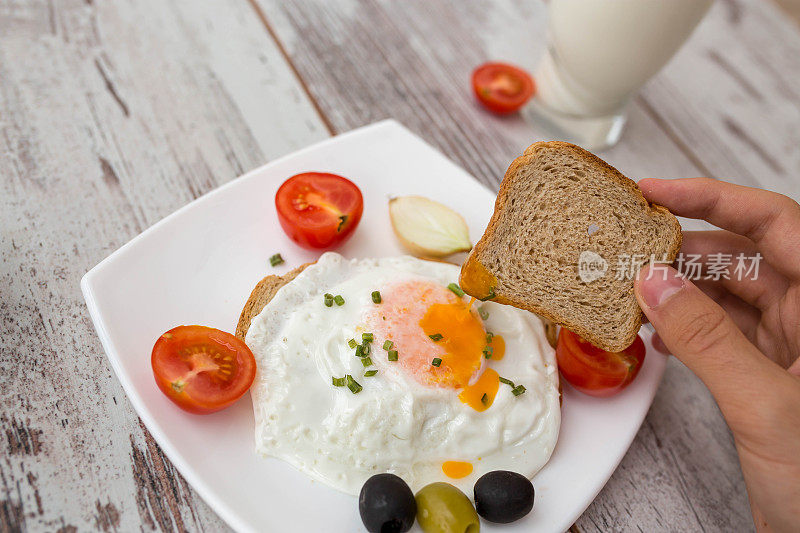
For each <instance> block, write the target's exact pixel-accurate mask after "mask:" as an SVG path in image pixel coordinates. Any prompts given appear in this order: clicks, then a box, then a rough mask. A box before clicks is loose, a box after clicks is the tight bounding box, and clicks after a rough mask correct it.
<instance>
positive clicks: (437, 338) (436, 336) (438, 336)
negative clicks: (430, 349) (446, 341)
mask: <svg viewBox="0 0 800 533" xmlns="http://www.w3.org/2000/svg"><path fill="white" fill-rule="evenodd" d="M428 337H430V338H431V340H432V341H433V342H439V341H440V340H442V339H443V338H444V335H442V334H441V333H434V334H433V335H428Z"/></svg>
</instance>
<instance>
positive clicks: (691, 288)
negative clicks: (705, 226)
mask: <svg viewBox="0 0 800 533" xmlns="http://www.w3.org/2000/svg"><path fill="white" fill-rule="evenodd" d="M634 290H635V292H636V298H637V299H638V300H639V305H640V306H641V308H642V311H644V313H645V315H647V318H648V319H649V320H650V322H651V323H652V325H653V327H654V328H655V329H656V331H657V332H658V335H659V336H660V337H661V340H662V341H663V342H664V344H665V345H666V347H667V348H668V349H669V351H670V352H671V353H672V354H673V355H674V356H675V357H677V358H678V359H680V360H681V361H682V362H683V363H684V364H685V365H686V366H687V367H689V369H690V370H692V372H694V373H695V374H696V375H697V376H698V377H699V378H700V379H701V380H703V382H704V383H705V384H706V387H708V389H709V390H710V391H711V394H713V395H714V397H715V398H716V400H717V403H718V404H719V407H720V409H722V411H723V413H726V411H728V412H730V411H731V410H733V411H737V410H739V409H740V408H741V407H743V406H744V405H746V402H748V401H749V400H748V398H750V399H752V397H753V396H752V395H754V394H755V395H757V394H758V392H759V390H761V391H763V390H764V386H765V381H764V379H767V378H769V376H770V375H771V374H774V372H775V369H774V368H772V367H773V366H776V365H774V364H772V363H771V361H770V360H769V359H767V358H766V357H765V356H764V355H763V354H762V353H761V352H760V351H759V350H758V348H756V347H755V346H754V345H753V344H752V343H750V341H749V340H748V339H747V337H745V336H744V334H743V333H742V332H741V331H740V330H739V328H738V327H736V324H735V323H734V322H733V320H731V318H730V317H729V316H728V314H727V313H726V312H725V311H724V310H723V309H722V308H721V307H720V306H719V305H717V303H716V302H714V301H713V300H712V299H711V298H709V297H708V296H706V295H705V294H704V293H703V291H701V290H700V289H698V288H697V286H695V285H694V284H693V283H692V282H691V281H689V280H688V279H686V278H684V277H683V276H681V275H680V274H679V273H678V272H677V271H676V270H675V269H674V268H672V267H669V266H666V265H662V264H659V265H647V266H646V267H644V268H642V270H641V271H640V272H639V275H638V276H637V279H636V281H635V285H634ZM762 378H763V379H762ZM726 416H727V413H726Z"/></svg>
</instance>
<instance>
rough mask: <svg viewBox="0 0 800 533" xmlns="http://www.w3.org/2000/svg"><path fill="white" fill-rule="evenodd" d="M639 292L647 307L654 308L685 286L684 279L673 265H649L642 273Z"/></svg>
mask: <svg viewBox="0 0 800 533" xmlns="http://www.w3.org/2000/svg"><path fill="white" fill-rule="evenodd" d="M640 275H641V277H640V279H639V294H641V295H642V299H643V300H644V303H645V304H647V307H649V308H650V309H654V308H656V307H658V306H659V305H662V304H663V303H664V302H666V301H667V300H669V299H670V298H671V297H672V296H674V295H675V293H677V292H678V291H680V290H681V289H682V288H683V287H684V280H683V278H682V277H681V275H680V274H678V271H677V270H675V269H674V268H672V267H668V266H664V265H661V266H659V267H652V266H651V267H648V268H647V269H644V270H643V271H642V272H641V273H640Z"/></svg>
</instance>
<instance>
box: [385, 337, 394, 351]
mask: <svg viewBox="0 0 800 533" xmlns="http://www.w3.org/2000/svg"><path fill="white" fill-rule="evenodd" d="M392 346H394V343H393V342H392V341H390V340H389V339H386V340H385V341H383V349H384V350H391V349H392Z"/></svg>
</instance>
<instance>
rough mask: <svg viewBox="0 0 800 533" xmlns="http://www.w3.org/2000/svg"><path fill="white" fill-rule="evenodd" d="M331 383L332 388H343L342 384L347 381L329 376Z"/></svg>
mask: <svg viewBox="0 0 800 533" xmlns="http://www.w3.org/2000/svg"><path fill="white" fill-rule="evenodd" d="M331 381H333V386H334V387H344V384H345V382H346V381H347V380H345V379H344V378H335V377H333V376H331Z"/></svg>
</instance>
